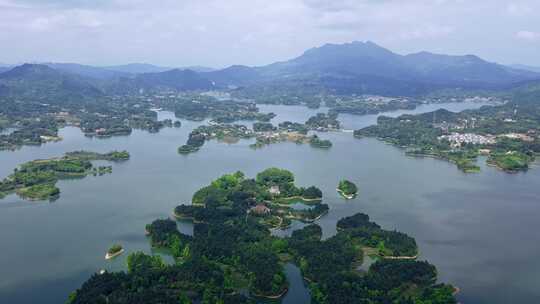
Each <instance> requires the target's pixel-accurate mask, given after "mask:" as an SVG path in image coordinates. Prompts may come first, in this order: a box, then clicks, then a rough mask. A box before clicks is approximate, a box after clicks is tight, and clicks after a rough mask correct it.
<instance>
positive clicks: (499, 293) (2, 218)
mask: <svg viewBox="0 0 540 304" xmlns="http://www.w3.org/2000/svg"><path fill="white" fill-rule="evenodd" d="M477 106H478V104H464V103H462V104H446V105H426V106H422V107H419V108H417V109H416V110H414V111H406V112H407V113H419V112H425V111H431V110H434V109H437V108H439V107H445V108H448V109H451V110H455V111H457V110H462V109H465V108H470V107H477ZM261 108H262V111H264V112H267V111H273V112H275V113H277V114H278V116H277V117H276V118H275V119H274V121H273V122H275V123H276V122H279V121H283V120H291V121H299V122H304V121H305V120H307V118H309V116H311V115H313V114H314V113H318V112H324V111H325V109H317V110H311V109H306V108H304V107H295V106H292V107H291V106H262V107H261ZM404 112H405V111H400V112H394V113H390V114H388V115H393V116H395V115H398V114H402V113H404ZM170 116H171V113H166V112H161V113H160V117H161V118H162V119H163V118H168V117H170ZM340 120H341V121H342V122H343V125H344V127H345V128H346V129H356V128H360V127H363V126H367V125H370V124H373V123H374V122H375V120H376V115H368V116H353V115H340ZM182 122H183V125H182V128H180V129H164V130H162V131H161V132H160V133H158V134H149V133H147V132H142V131H134V132H133V134H132V135H131V136H127V137H115V138H110V139H91V138H86V137H84V136H83V135H82V134H81V132H80V130H78V129H76V128H64V129H62V130H61V136H62V137H63V138H64V140H63V141H61V142H58V143H49V144H46V145H44V146H42V147H24V148H22V149H21V150H18V151H16V152H0V176H2V177H3V176H6V175H8V174H10V173H11V172H12V170H13V168H15V167H16V166H17V165H19V164H21V163H23V162H25V161H29V160H33V159H36V158H48V157H53V156H60V155H62V154H63V153H65V152H68V151H73V150H80V149H86V150H94V151H98V152H107V151H110V150H114V149H116V150H124V149H127V150H129V151H130V153H131V155H132V157H131V159H130V160H129V161H127V162H125V163H121V164H114V165H113V173H112V174H110V175H105V176H101V177H87V178H85V179H82V180H70V181H61V182H59V183H58V186H59V187H60V190H61V192H62V193H61V196H60V198H59V199H58V200H57V201H55V202H52V203H49V202H27V201H24V200H21V199H19V198H18V197H17V196H14V195H11V196H8V197H7V198H5V199H3V200H0V242H1V244H2V253H1V255H0V269H2V271H1V272H0V303H36V300H37V299H39V303H51V304H52V303H54V304H56V303H63V302H64V301H65V299H66V298H67V295H68V294H69V292H71V291H72V290H74V289H76V288H77V287H79V286H80V285H81V283H82V282H83V281H84V280H86V279H87V278H88V277H89V276H90V275H91V274H92V273H94V272H96V271H99V270H100V269H108V270H122V269H124V265H125V257H126V256H127V254H124V255H123V256H121V257H120V258H118V259H116V260H114V261H112V262H107V261H105V260H104V258H103V256H104V254H105V252H106V250H107V248H108V247H109V246H110V245H111V244H113V243H115V242H120V243H121V244H123V245H124V247H125V248H126V250H127V253H129V252H133V251H137V250H144V251H146V252H151V248H150V246H149V244H148V240H147V239H146V238H145V236H144V226H145V225H146V224H148V223H150V222H152V221H153V220H154V219H156V218H160V217H161V218H164V217H168V216H170V214H171V211H172V209H173V208H174V207H175V206H176V205H177V204H179V203H184V202H189V201H190V198H191V196H192V194H193V192H195V191H196V190H197V189H199V188H200V187H202V186H204V185H206V184H208V183H209V182H210V181H211V180H212V179H214V178H216V177H218V176H219V175H221V174H224V173H230V172H234V171H236V170H241V171H244V172H245V173H246V174H247V175H248V176H254V175H255V174H256V173H257V172H259V171H261V170H264V169H265V168H268V167H271V166H278V167H282V168H286V169H289V170H291V171H293V172H295V174H296V176H297V182H298V184H300V185H303V186H309V185H312V184H313V185H317V186H319V187H320V188H321V189H322V190H323V192H324V202H325V203H328V204H329V205H330V212H329V214H328V215H327V216H326V217H323V218H322V219H321V220H320V221H319V224H320V225H321V226H322V227H323V230H324V234H325V236H326V237H328V236H331V235H332V234H333V233H335V223H336V221H337V220H338V219H340V218H342V217H344V216H348V215H352V214H354V213H356V212H365V213H367V214H369V215H370V216H371V217H372V219H373V220H375V221H376V222H378V223H379V224H381V225H382V226H383V227H385V228H386V229H398V230H401V231H403V232H406V233H408V234H410V235H412V236H414V237H415V238H416V240H417V241H418V244H419V246H420V251H421V258H422V259H427V260H429V261H430V262H432V263H433V264H435V265H436V266H437V268H438V270H439V274H440V278H441V280H442V281H445V282H449V283H452V284H455V285H457V286H459V287H460V288H461V289H462V293H461V294H460V295H459V300H460V301H461V302H462V303H474V304H476V303H486V304H488V303H489V304H493V303H495V304H497V303H536V302H537V300H538V299H540V289H539V288H538V286H540V259H538V258H537V257H538V256H539V255H540V234H539V233H537V231H536V225H537V223H538V218H540V187H538V185H540V167H536V168H533V169H532V170H530V171H529V172H527V173H522V174H505V173H502V172H500V171H497V170H496V169H493V168H490V167H486V166H484V165H483V164H482V165H481V166H482V172H481V173H479V174H472V175H466V174H463V173H461V172H460V171H458V170H457V169H456V167H455V166H454V165H452V164H449V163H447V162H444V161H438V160H433V159H421V158H409V157H406V156H405V155H404V154H403V152H402V151H400V150H399V149H397V148H395V147H392V146H389V145H386V144H384V143H382V142H379V141H377V140H374V139H362V140H358V139H354V138H353V137H352V135H351V134H350V133H346V132H340V133H324V134H322V135H321V136H322V137H324V138H329V139H331V140H332V142H333V143H334V146H333V147H332V149H330V150H319V149H313V148H311V147H309V145H296V144H293V143H283V144H276V145H272V146H269V147H266V148H263V149H259V150H252V149H250V148H249V144H250V143H251V142H252V141H249V140H241V141H240V142H239V143H237V144H225V143H218V142H216V141H211V142H209V143H207V144H206V145H205V146H204V147H203V148H202V149H201V150H200V151H199V152H198V153H195V154H192V155H188V156H182V155H178V154H177V153H176V149H177V148H178V146H179V145H181V144H183V143H185V141H186V139H187V136H188V134H189V132H190V130H191V129H192V128H193V127H195V126H197V125H199V124H200V123H193V122H186V121H182ZM342 178H347V179H350V180H352V181H353V182H355V183H356V184H357V185H358V186H359V189H360V193H359V196H358V197H357V198H356V199H354V200H351V201H345V200H343V199H341V198H340V197H339V195H338V194H337V193H336V191H335V187H336V185H337V183H338V181H339V180H340V179H342ZM299 226H301V225H299V224H295V225H293V227H299ZM179 227H180V229H181V230H182V231H183V232H185V233H190V232H191V229H192V228H191V226H190V225H189V223H179ZM288 233H290V231H284V232H281V234H288ZM286 271H287V274H288V277H289V280H290V281H291V290H290V292H289V293H288V294H287V295H286V297H285V299H284V301H283V302H284V303H308V302H309V294H308V292H307V289H306V288H305V286H304V285H303V282H302V279H301V276H300V273H299V271H298V268H296V267H294V266H293V265H291V264H288V265H287V266H286Z"/></svg>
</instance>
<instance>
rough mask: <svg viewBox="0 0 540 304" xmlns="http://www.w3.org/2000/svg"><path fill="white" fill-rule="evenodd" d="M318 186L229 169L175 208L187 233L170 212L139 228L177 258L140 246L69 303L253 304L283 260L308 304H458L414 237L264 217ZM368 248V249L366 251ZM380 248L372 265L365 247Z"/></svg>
mask: <svg viewBox="0 0 540 304" xmlns="http://www.w3.org/2000/svg"><path fill="white" fill-rule="evenodd" d="M321 198H322V192H321V191H320V190H319V189H318V188H316V187H309V188H298V187H296V186H295V185H294V175H293V174H292V173H291V172H289V171H287V170H282V169H277V168H271V169H268V170H265V171H263V172H261V173H259V174H257V176H256V178H253V179H252V178H247V177H246V176H245V175H244V174H243V173H241V172H236V173H233V174H227V175H224V176H222V177H220V178H218V179H216V180H214V181H213V182H212V183H211V184H210V185H208V186H206V187H203V188H202V189H200V190H199V191H197V192H196V193H195V194H194V196H193V199H192V205H187V206H185V205H182V206H179V207H177V208H176V209H175V215H177V216H180V217H183V218H192V219H193V225H194V230H193V235H186V234H183V233H181V232H179V231H178V228H177V224H176V222H175V221H173V220H171V219H158V220H155V221H154V222H153V223H151V224H149V225H147V226H146V232H147V235H148V237H149V239H150V242H151V244H152V246H154V247H162V248H166V249H168V251H169V252H170V253H171V255H172V256H173V257H174V263H172V264H166V263H164V262H163V261H162V259H161V258H160V257H159V256H150V255H146V254H144V253H141V252H137V253H133V254H131V255H129V256H128V259H127V261H128V269H127V272H117V273H109V272H105V273H103V274H94V275H93V276H92V277H91V278H90V279H89V280H88V281H86V282H85V283H84V284H83V285H82V286H81V288H79V289H78V290H76V291H75V292H73V293H72V294H71V295H70V297H69V301H68V303H70V304H82V303H84V304H97V303H118V304H128V303H129V304H134V303H135V304H138V303H140V304H142V303H145V304H148V303H156V304H157V303H171V304H172V303H175V304H177V303H208V304H210V303H231V304H233V303H234V304H236V303H257V302H259V300H260V299H261V298H271V299H274V301H280V299H281V297H282V296H283V295H284V294H285V293H286V292H287V290H288V286H289V283H288V281H287V277H286V275H285V272H284V264H285V263H294V264H296V265H298V267H299V268H300V269H301V271H302V275H303V276H304V278H305V281H306V283H307V285H308V287H309V289H310V291H311V296H312V303H320V304H342V303H343V304H345V303H373V304H383V303H384V304H385V303H415V304H424V303H430V304H455V303H456V300H455V299H454V296H453V293H454V288H453V287H452V286H450V285H445V284H437V283H436V282H437V272H436V269H435V267H434V266H433V265H430V264H429V263H427V262H420V261H416V260H415V257H414V256H415V255H416V254H417V247H416V242H415V241H414V239H413V238H411V237H409V236H407V235H406V234H403V233H400V232H397V231H389V230H384V229H382V228H381V227H380V226H379V225H377V224H376V223H373V222H371V221H370V220H369V217H368V216H367V215H365V214H357V215H354V216H351V217H348V218H344V219H342V220H340V221H339V222H338V227H337V228H338V229H337V230H338V231H337V234H335V235H334V236H332V237H330V238H327V239H323V238H322V229H321V227H320V226H318V225H316V224H310V225H307V226H306V227H304V228H302V229H300V230H296V231H294V232H293V233H292V236H290V237H285V238H280V237H277V236H274V235H272V234H271V232H270V229H269V228H271V227H273V226H274V225H272V223H271V222H269V221H266V220H264V219H265V218H271V217H272V216H274V215H277V216H282V214H283V213H284V212H285V213H286V209H283V208H285V206H286V205H287V201H288V200H293V199H300V200H303V201H305V202H311V201H312V200H313V202H315V203H314V204H320V203H318V202H317V201H320V200H321ZM368 249H369V250H368ZM369 252H377V253H378V254H377V255H376V256H375V258H376V259H377V262H375V263H374V264H373V265H371V266H370V267H369V271H367V272H362V271H359V270H358V268H357V266H358V265H359V264H361V263H362V262H363V257H364V254H367V253H369Z"/></svg>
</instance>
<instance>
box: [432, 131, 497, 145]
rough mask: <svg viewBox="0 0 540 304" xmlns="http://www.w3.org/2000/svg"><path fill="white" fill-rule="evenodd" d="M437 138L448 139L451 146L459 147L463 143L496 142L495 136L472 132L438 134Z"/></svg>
mask: <svg viewBox="0 0 540 304" xmlns="http://www.w3.org/2000/svg"><path fill="white" fill-rule="evenodd" d="M439 140H448V141H449V142H450V143H451V145H452V147H461V145H463V144H473V145H491V144H494V143H495V142H496V139H495V136H491V135H479V134H474V133H463V134H462V133H452V134H450V135H442V136H439Z"/></svg>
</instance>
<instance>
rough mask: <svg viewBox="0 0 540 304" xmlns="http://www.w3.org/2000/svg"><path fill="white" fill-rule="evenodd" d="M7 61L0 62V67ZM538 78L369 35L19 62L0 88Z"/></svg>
mask: <svg viewBox="0 0 540 304" xmlns="http://www.w3.org/2000/svg"><path fill="white" fill-rule="evenodd" d="M9 68H11V67H6V66H0V73H1V72H2V70H1V69H4V70H7V69H9ZM14 77H15V78H14ZM13 79H17V80H16V81H14V80H13ZM539 79H540V73H538V72H535V71H534V70H533V69H525V68H523V67H519V66H503V65H499V64H496V63H492V62H488V61H485V60H483V59H481V58H479V57H477V56H474V55H465V56H450V55H440V54H433V53H428V52H420V53H414V54H409V55H400V54H396V53H394V52H392V51H390V50H387V49H385V48H383V47H381V46H379V45H377V44H375V43H373V42H352V43H346V44H326V45H323V46H321V47H316V48H312V49H309V50H307V51H306V52H304V53H303V54H302V55H300V56H299V57H296V58H293V59H291V60H288V61H282V62H276V63H273V64H269V65H265V66H259V67H249V66H240V65H235V66H231V67H228V68H225V69H220V70H212V69H208V68H204V67H192V68H180V69H170V68H167V67H159V66H154V65H150V64H128V65H121V66H109V67H94V66H88V65H80V64H73V63H45V64H25V65H22V66H17V67H15V68H13V69H12V70H9V71H4V72H3V73H1V74H0V87H1V88H2V89H1V90H0V95H1V94H4V95H5V94H14V93H17V94H20V93H21V92H22V91H24V90H31V91H32V90H33V91H34V92H35V91H36V90H35V89H32V86H31V84H32V83H36V84H38V87H39V88H41V89H42V90H46V89H49V90H53V89H54V90H53V91H55V92H62V91H66V90H68V91H69V90H80V92H78V93H77V92H71V91H69V92H64V93H66V94H67V93H69V94H98V92H101V93H136V92H139V91H140V90H141V89H142V90H145V91H153V90H155V91H159V90H163V89H167V90H176V91H189V90H209V89H227V88H239V89H246V88H247V89H250V90H257V89H268V88H273V87H282V88H294V89H304V88H311V89H316V90H319V91H320V90H324V91H326V92H331V93H336V94H352V93H354V94H379V95H389V96H414V95H421V94H425V93H429V92H432V91H436V90H440V89H449V88H462V89H505V88H512V87H515V86H518V85H520V84H522V83H525V82H528V81H532V80H539ZM6 92H8V93H6Z"/></svg>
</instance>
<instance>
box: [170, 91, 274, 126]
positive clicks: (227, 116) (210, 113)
mask: <svg viewBox="0 0 540 304" xmlns="http://www.w3.org/2000/svg"><path fill="white" fill-rule="evenodd" d="M160 105H161V106H163V107H165V108H167V109H170V110H172V111H174V112H175V114H176V117H178V118H185V119H189V120H195V121H201V120H204V119H207V118H211V119H212V120H213V121H215V122H216V123H232V122H235V121H238V120H257V121H270V119H272V118H274V117H275V114H274V113H259V109H258V108H257V106H256V105H255V104H254V103H247V102H236V101H233V100H220V99H217V98H214V97H212V96H208V95H202V94H194V93H185V94H181V95H179V96H178V97H176V98H174V99H166V100H163V101H161V103H160Z"/></svg>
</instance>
